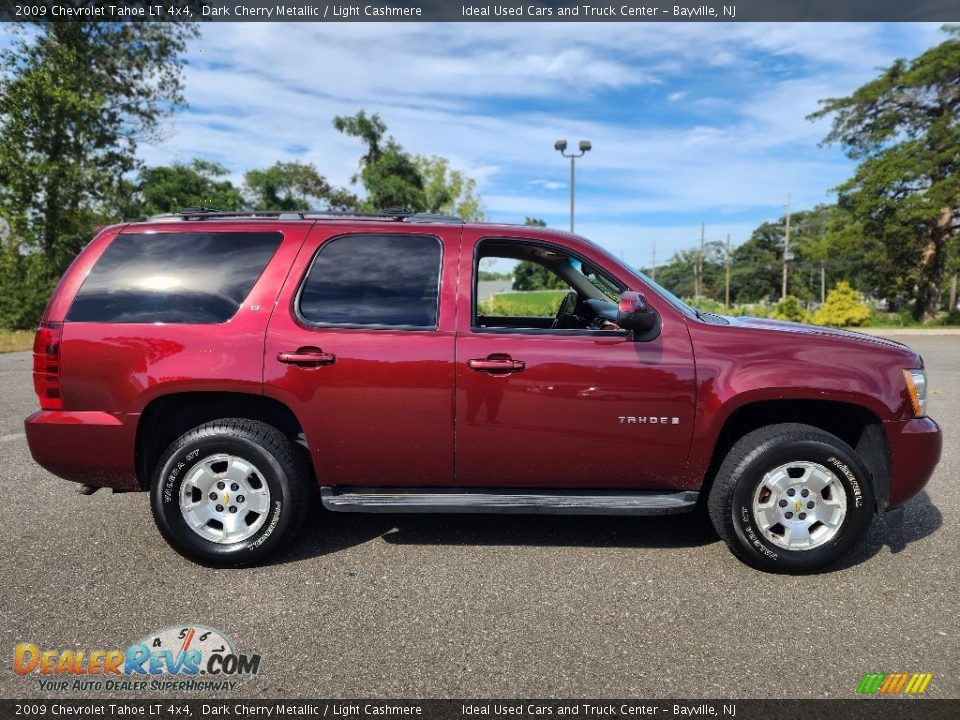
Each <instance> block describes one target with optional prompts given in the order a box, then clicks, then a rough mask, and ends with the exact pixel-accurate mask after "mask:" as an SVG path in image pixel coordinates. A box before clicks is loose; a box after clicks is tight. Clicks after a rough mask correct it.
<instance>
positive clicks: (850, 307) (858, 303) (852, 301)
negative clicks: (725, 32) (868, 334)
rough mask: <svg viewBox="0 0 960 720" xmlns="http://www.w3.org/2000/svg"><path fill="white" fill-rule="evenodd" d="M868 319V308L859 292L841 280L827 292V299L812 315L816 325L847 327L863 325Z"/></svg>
mask: <svg viewBox="0 0 960 720" xmlns="http://www.w3.org/2000/svg"><path fill="white" fill-rule="evenodd" d="M869 319H870V308H868V307H867V306H866V305H864V303H863V301H862V298H861V296H860V293H858V292H857V291H856V290H854V289H853V288H852V287H850V283H848V282H847V281H846V280H841V281H840V282H838V283H837V285H836V287H834V288H833V290H831V291H830V292H829V293H828V294H827V301H826V302H825V303H824V304H823V306H821V308H820V309H819V310H817V312H816V313H814V315H813V322H814V323H816V324H817V325H830V326H832V327H848V326H851V325H853V326H856V325H863V324H864V323H865V322H867V320H869Z"/></svg>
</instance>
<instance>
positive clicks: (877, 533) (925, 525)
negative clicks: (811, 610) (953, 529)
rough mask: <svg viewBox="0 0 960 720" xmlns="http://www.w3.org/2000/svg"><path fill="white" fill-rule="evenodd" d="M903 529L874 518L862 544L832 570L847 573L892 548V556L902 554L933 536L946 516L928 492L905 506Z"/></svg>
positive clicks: (882, 519) (923, 492) (884, 520)
mask: <svg viewBox="0 0 960 720" xmlns="http://www.w3.org/2000/svg"><path fill="white" fill-rule="evenodd" d="M904 510H905V516H904V520H903V525H901V526H900V527H899V528H894V527H891V526H890V524H889V522H888V521H887V520H886V519H885V518H874V520H873V524H872V525H871V526H870V530H869V532H868V533H867V537H866V539H865V540H864V541H863V543H862V544H861V545H860V546H859V547H858V548H857V549H856V550H854V551H853V552H852V553H850V555H849V556H847V557H846V558H845V559H843V560H841V561H840V562H839V563H837V564H836V565H834V566H833V567H832V568H830V570H833V571H837V570H846V569H847V568H849V567H853V566H854V565H859V564H860V563H862V562H864V561H866V560H869V559H870V558H872V557H874V556H875V555H877V554H879V553H880V552H881V551H882V550H883V548H884V547H889V548H890V552H891V554H893V555H896V554H898V553H901V552H903V551H904V550H906V549H907V547H908V546H909V545H910V543H913V542H917V541H918V540H923V539H924V538H927V537H929V536H931V535H933V534H934V533H935V532H936V531H937V530H939V529H940V527H941V526H942V525H943V513H941V512H940V509H939V508H938V507H937V506H936V505H934V504H933V501H932V500H931V499H930V495H929V494H928V493H927V492H926V490H924V491H922V492H921V493H920V494H918V495H917V496H916V497H915V498H913V499H912V500H910V501H909V502H908V503H907V504H906V505H904Z"/></svg>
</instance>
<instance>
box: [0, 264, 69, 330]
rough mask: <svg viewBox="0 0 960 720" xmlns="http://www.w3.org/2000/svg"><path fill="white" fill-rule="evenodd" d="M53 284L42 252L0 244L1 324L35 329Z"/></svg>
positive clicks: (7, 326)
mask: <svg viewBox="0 0 960 720" xmlns="http://www.w3.org/2000/svg"><path fill="white" fill-rule="evenodd" d="M55 284H56V281H55V280H53V279H51V278H50V277H48V275H47V269H46V265H45V261H44V257H43V255H42V254H41V253H34V254H31V255H21V254H20V253H18V252H16V251H15V250H12V249H9V248H3V247H2V246H0V288H3V291H2V292H0V328H5V329H7V330H32V329H35V328H36V327H37V323H38V322H40V316H41V315H43V309H44V308H45V307H46V305H47V299H48V298H49V297H50V293H51V292H52V291H53V287H54V285H55Z"/></svg>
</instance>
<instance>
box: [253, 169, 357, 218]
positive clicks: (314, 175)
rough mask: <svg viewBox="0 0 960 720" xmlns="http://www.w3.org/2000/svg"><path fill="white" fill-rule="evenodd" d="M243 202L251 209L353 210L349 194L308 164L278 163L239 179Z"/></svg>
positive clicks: (351, 195) (352, 200)
mask: <svg viewBox="0 0 960 720" xmlns="http://www.w3.org/2000/svg"><path fill="white" fill-rule="evenodd" d="M243 186H244V192H245V195H246V199H247V203H248V204H249V205H250V206H251V207H253V209H255V210H310V209H313V206H315V205H317V204H325V205H326V206H327V208H325V209H331V210H345V209H352V208H355V207H357V205H358V204H359V201H358V200H357V198H356V196H354V195H353V194H352V193H350V192H348V191H346V190H343V189H341V188H335V187H333V186H331V185H330V183H328V182H327V180H326V178H324V177H323V175H321V174H320V173H319V171H318V170H317V168H316V166H314V165H313V164H312V163H301V162H278V163H274V164H273V165H271V166H270V167H268V168H266V169H265V170H248V171H247V172H246V173H244V176H243Z"/></svg>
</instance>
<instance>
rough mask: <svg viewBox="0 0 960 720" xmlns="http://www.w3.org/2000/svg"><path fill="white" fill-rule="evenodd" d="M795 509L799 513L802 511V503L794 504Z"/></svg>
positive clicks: (796, 502) (795, 502) (797, 501)
mask: <svg viewBox="0 0 960 720" xmlns="http://www.w3.org/2000/svg"><path fill="white" fill-rule="evenodd" d="M793 507H794V508H796V511H797V512H800V511H801V510H803V503H802V502H800V501H799V500H796V501H794V503H793Z"/></svg>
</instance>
